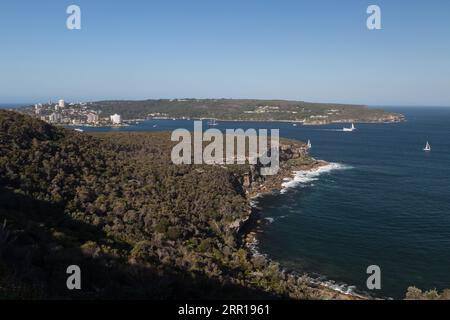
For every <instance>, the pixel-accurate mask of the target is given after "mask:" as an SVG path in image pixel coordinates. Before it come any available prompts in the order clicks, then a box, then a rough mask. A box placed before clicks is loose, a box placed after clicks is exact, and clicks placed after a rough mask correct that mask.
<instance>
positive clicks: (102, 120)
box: [21, 100, 127, 127]
mask: <svg viewBox="0 0 450 320" xmlns="http://www.w3.org/2000/svg"><path fill="white" fill-rule="evenodd" d="M21 112H22V113H25V114H28V115H31V116H34V117H36V118H39V119H41V120H43V121H45V122H48V123H51V124H56V125H67V126H95V127H97V126H126V125H127V124H126V123H125V122H124V121H123V119H122V116H121V115H120V114H117V113H116V114H112V115H105V116H103V115H102V112H101V111H100V110H95V108H94V107H93V105H92V103H90V102H79V103H66V102H65V101H64V100H59V101H58V102H56V103H54V102H52V101H50V102H48V103H46V104H42V103H38V104H35V105H34V107H27V108H24V109H21Z"/></svg>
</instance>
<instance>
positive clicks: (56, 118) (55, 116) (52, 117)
mask: <svg viewBox="0 0 450 320" xmlns="http://www.w3.org/2000/svg"><path fill="white" fill-rule="evenodd" d="M61 119H62V116H61V114H59V113H52V114H51V115H50V117H49V121H50V122H53V123H56V122H59V121H61Z"/></svg>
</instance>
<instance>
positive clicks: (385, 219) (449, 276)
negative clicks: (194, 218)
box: [87, 107, 450, 298]
mask: <svg viewBox="0 0 450 320" xmlns="http://www.w3.org/2000/svg"><path fill="white" fill-rule="evenodd" d="M390 110H392V111H398V112H401V113H403V114H405V115H406V118H407V121H406V122H403V123H394V124H357V125H356V127H357V130H356V131H355V132H352V133H348V132H347V133H346V132H342V127H343V125H342V124H335V125H334V124H333V125H327V126H301V125H298V126H296V127H294V126H293V125H292V124H291V123H273V122H272V123H261V122H220V123H219V126H218V128H219V129H225V128H243V129H245V128H255V129H258V128H268V129H270V128H279V129H280V135H281V136H282V137H286V138H292V139H298V140H303V141H306V140H308V139H310V140H311V143H312V149H311V155H312V156H313V157H315V158H317V159H323V160H326V161H328V162H330V163H331V165H330V166H328V167H327V168H325V169H321V170H319V171H317V172H311V173H300V174H298V176H297V177H296V178H295V180H294V181H293V182H291V183H289V184H288V185H287V186H286V188H285V189H284V190H282V191H281V192H279V193H276V194H270V195H265V196H263V197H261V198H258V199H257V201H256V206H257V207H258V210H260V212H261V214H262V216H263V217H264V218H265V220H266V221H267V223H265V224H264V225H263V226H262V227H261V232H259V234H258V240H259V245H258V250H259V251H260V252H261V253H263V254H265V255H267V256H268V257H269V258H271V259H273V260H276V261H278V262H279V263H280V264H281V265H282V266H283V267H284V268H285V269H287V270H290V271H295V272H298V273H304V272H306V273H309V274H312V275H315V276H317V277H320V278H321V279H323V280H325V279H331V280H334V281H336V283H337V284H339V285H342V286H346V287H347V288H348V286H350V288H353V287H355V288H356V289H355V290H359V291H368V290H367V288H366V280H367V278H368V276H369V275H368V274H367V273H366V269H367V267H368V266H370V265H377V266H379V267H380V268H381V290H376V291H374V292H371V293H373V294H375V295H377V296H383V297H393V298H403V297H404V295H405V292H406V290H407V288H408V287H409V286H416V287H419V288H421V289H427V290H429V289H434V288H436V289H444V288H450V272H449V271H450V249H449V248H450V141H449V140H448V139H449V137H450V108H448V109H446V108H431V107H430V108H391V109H390ZM155 125H156V127H154V126H155ZM346 126H348V125H346ZM176 128H188V129H192V121H178V120H177V121H172V120H158V121H145V122H143V123H140V124H139V125H134V126H130V127H126V128H119V129H110V128H91V129H87V130H93V131H110V130H115V131H166V130H173V129H176ZM427 141H429V142H430V144H431V147H432V151H431V152H429V153H426V152H424V151H423V148H424V147H425V143H426V142H427Z"/></svg>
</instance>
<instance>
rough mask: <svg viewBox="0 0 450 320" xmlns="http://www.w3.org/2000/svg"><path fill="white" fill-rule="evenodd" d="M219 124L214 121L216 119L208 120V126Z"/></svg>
mask: <svg viewBox="0 0 450 320" xmlns="http://www.w3.org/2000/svg"><path fill="white" fill-rule="evenodd" d="M218 125H219V124H218V123H217V122H216V119H212V120H211V121H208V126H211V127H215V126H218Z"/></svg>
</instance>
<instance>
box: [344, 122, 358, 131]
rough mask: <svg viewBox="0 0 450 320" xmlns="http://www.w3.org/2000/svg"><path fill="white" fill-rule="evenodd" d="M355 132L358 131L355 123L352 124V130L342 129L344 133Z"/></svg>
mask: <svg viewBox="0 0 450 320" xmlns="http://www.w3.org/2000/svg"><path fill="white" fill-rule="evenodd" d="M355 130H356V128H355V125H354V124H353V123H352V126H351V127H350V128H343V129H342V131H344V132H353V131H355Z"/></svg>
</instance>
